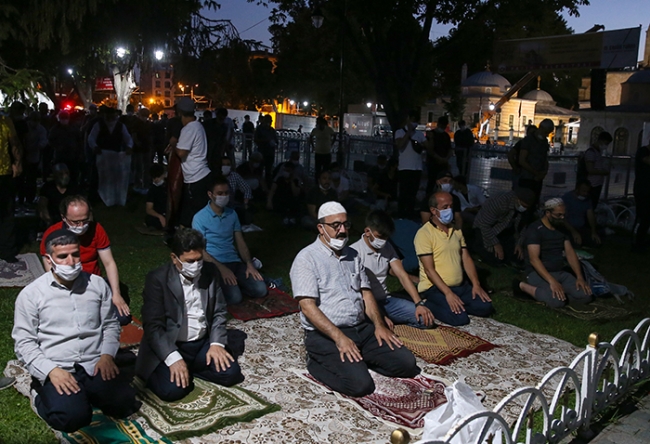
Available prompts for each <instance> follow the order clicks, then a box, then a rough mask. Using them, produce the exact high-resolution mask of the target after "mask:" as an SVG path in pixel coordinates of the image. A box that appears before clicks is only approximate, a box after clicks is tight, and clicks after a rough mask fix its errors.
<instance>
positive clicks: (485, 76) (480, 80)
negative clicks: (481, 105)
mask: <svg viewBox="0 0 650 444" xmlns="http://www.w3.org/2000/svg"><path fill="white" fill-rule="evenodd" d="M462 86H464V87H480V88H485V87H489V88H495V87H496V88H499V89H500V90H501V91H503V92H505V91H507V90H508V89H510V87H511V86H512V85H511V84H510V82H509V81H508V79H506V78H505V77H503V76H502V75H500V74H497V73H494V72H492V71H488V70H486V71H481V72H478V73H476V74H474V75H471V76H469V77H468V78H466V79H465V80H464V81H463V83H462Z"/></svg>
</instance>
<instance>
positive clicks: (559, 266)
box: [513, 197, 592, 308]
mask: <svg viewBox="0 0 650 444" xmlns="http://www.w3.org/2000/svg"><path fill="white" fill-rule="evenodd" d="M565 216H566V207H565V205H564V202H563V201H562V199H560V198H557V197H556V198H553V199H549V200H547V201H546V202H545V203H544V216H543V217H542V218H541V219H540V220H538V221H537V222H534V223H532V224H531V225H529V226H528V229H527V230H526V233H525V234H524V245H525V246H526V251H527V255H526V256H527V260H526V265H527V269H526V272H527V273H528V276H527V277H526V281H527V282H517V281H515V282H514V285H513V291H514V292H515V293H521V292H523V293H525V294H527V295H529V296H532V297H533V298H535V299H536V300H538V301H540V302H544V303H545V304H546V305H548V306H549V307H553V308H558V307H563V306H564V305H565V304H566V303H567V302H568V303H569V304H576V303H577V304H587V303H589V302H591V300H592V297H591V288H589V285H587V283H586V282H585V280H584V277H583V275H582V268H581V266H580V261H579V260H578V256H577V255H576V252H575V250H574V249H573V246H572V245H571V241H570V240H569V237H568V236H567V235H566V234H564V233H563V232H561V231H560V230H558V228H562V227H564V217H565ZM565 256H566V260H567V262H569V265H570V266H571V269H572V270H573V273H574V274H575V276H574V275H573V274H571V273H568V272H566V271H563V268H564V257H565Z"/></svg>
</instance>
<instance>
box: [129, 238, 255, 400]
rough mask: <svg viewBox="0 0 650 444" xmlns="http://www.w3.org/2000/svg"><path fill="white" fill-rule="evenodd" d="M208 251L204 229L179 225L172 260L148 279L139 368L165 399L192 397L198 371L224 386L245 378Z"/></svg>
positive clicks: (215, 271)
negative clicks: (232, 348)
mask: <svg viewBox="0 0 650 444" xmlns="http://www.w3.org/2000/svg"><path fill="white" fill-rule="evenodd" d="M204 250H205V240H204V239H203V236H201V233H199V232H198V231H196V230H192V229H179V230H177V231H176V233H175V234H174V238H173V240H172V253H171V262H169V263H167V264H166V265H163V266H162V267H159V268H157V269H155V270H153V271H151V272H150V273H149V274H148V275H147V279H146V281H145V284H144V292H143V300H144V304H143V306H142V324H143V328H144V337H143V338H142V342H141V343H140V352H139V353H138V360H137V361H136V367H135V372H136V375H138V376H139V377H140V378H141V379H142V380H143V381H145V382H146V385H147V388H149V389H150V390H151V391H152V392H153V393H155V394H156V396H158V397H159V398H160V399H162V400H163V401H168V402H172V401H177V400H179V399H181V398H183V397H185V396H187V395H188V394H189V393H190V392H191V391H192V390H193V389H194V383H193V381H192V377H193V376H196V377H197V378H201V379H205V380H207V381H211V382H214V383H215V384H219V385H224V386H232V385H235V384H238V383H240V382H242V381H243V380H244V376H243V375H242V373H241V369H240V367H239V364H238V363H237V361H236V360H235V358H233V356H232V354H231V353H230V351H229V349H228V336H227V333H226V300H225V298H224V296H223V291H222V290H221V287H220V286H219V272H218V271H217V267H216V265H214V264H213V263H210V262H205V263H204V262H203V252H204Z"/></svg>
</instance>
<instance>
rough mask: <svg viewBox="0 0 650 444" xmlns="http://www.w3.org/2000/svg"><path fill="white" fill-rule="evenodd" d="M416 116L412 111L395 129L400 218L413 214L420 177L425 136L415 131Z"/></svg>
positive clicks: (416, 124)
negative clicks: (400, 126) (402, 123)
mask: <svg viewBox="0 0 650 444" xmlns="http://www.w3.org/2000/svg"><path fill="white" fill-rule="evenodd" d="M417 120H418V119H417V116H416V115H415V114H413V113H411V115H409V117H408V118H407V120H406V125H404V128H400V129H398V130H397V131H395V145H396V146H397V150H398V152H399V164H398V172H397V179H398V181H399V202H398V205H399V207H398V212H399V216H400V217H402V218H407V219H408V218H410V217H412V216H413V213H414V208H415V201H416V196H417V194H418V190H419V189H420V180H421V179H422V150H423V148H424V144H425V143H426V137H425V136H424V133H422V131H417V130H416V129H415V128H416V127H417V126H418V122H417Z"/></svg>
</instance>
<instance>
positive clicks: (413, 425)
mask: <svg viewBox="0 0 650 444" xmlns="http://www.w3.org/2000/svg"><path fill="white" fill-rule="evenodd" d="M294 371H295V372H296V373H297V374H298V375H299V376H300V377H302V378H303V379H306V380H307V381H310V382H312V383H314V384H317V385H318V386H320V387H322V388H325V389H327V390H330V388H329V387H327V386H326V385H325V384H323V383H321V382H319V381H317V380H316V379H315V378H314V377H313V376H311V375H310V374H309V372H307V371H306V370H294ZM370 375H371V376H372V380H373V381H374V382H375V391H374V393H372V394H370V395H368V396H364V397H362V398H353V397H351V396H346V395H342V394H340V393H336V392H334V393H335V395H336V396H337V397H339V398H340V399H344V400H347V401H349V402H351V403H352V404H353V405H355V406H356V407H358V408H360V409H361V410H363V411H364V412H365V413H366V414H369V415H371V416H373V417H375V418H378V419H381V420H382V421H384V422H387V423H388V424H389V425H390V426H395V425H396V424H397V425H399V426H401V427H405V428H407V429H409V430H410V431H412V432H415V433H417V430H416V429H419V428H421V427H423V426H424V415H426V414H427V413H429V412H430V411H431V410H433V409H435V408H436V407H438V406H440V405H442V404H444V403H446V402H447V398H446V397H445V387H446V386H447V384H448V383H447V381H443V380H441V379H436V378H433V377H432V376H429V375H424V374H420V375H418V376H416V377H415V378H389V377H387V376H382V375H380V374H379V373H375V372H373V371H370Z"/></svg>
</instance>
